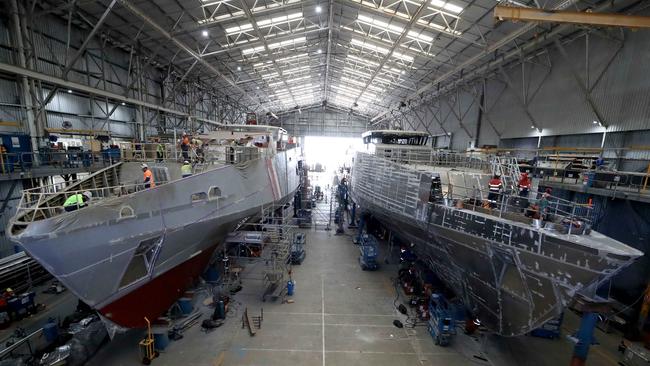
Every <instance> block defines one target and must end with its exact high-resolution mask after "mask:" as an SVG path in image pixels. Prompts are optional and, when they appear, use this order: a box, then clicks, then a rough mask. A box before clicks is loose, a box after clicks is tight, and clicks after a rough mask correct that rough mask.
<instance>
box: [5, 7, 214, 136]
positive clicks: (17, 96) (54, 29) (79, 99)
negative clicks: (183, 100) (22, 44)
mask: <svg viewBox="0 0 650 366" xmlns="http://www.w3.org/2000/svg"><path fill="white" fill-rule="evenodd" d="M10 26H11V24H10V23H9V22H8V20H7V19H5V18H2V19H0V62H7V63H14V60H12V57H13V54H12V52H11V51H10V49H11V47H12V40H11V32H10ZM34 27H35V30H36V32H34V45H35V49H36V54H38V55H39V60H38V61H37V62H36V69H37V70H38V71H39V72H43V73H46V74H50V75H55V76H58V77H61V75H62V64H63V62H65V60H66V44H65V39H66V34H67V29H66V24H65V23H64V22H63V21H62V20H61V19H60V18H57V17H51V16H47V17H45V19H43V21H42V22H39V24H35V25H34ZM45 27H46V29H44V28H45ZM41 32H44V33H46V34H47V35H48V36H47V37H46V36H44V35H43V34H41ZM87 32H88V31H87V30H77V31H76V32H73V34H72V38H71V46H72V48H71V49H70V51H69V54H68V57H71V55H72V54H74V52H76V47H79V45H80V44H81V43H82V42H83V40H84V39H85V38H86V35H87ZM100 48H101V44H100V43H99V41H97V40H94V41H91V44H89V46H88V49H87V52H86V55H85V57H82V58H80V59H79V61H77V62H76V63H75V65H74V67H73V69H72V70H71V71H70V73H69V74H68V79H69V80H71V81H76V82H79V83H82V84H87V85H91V86H96V87H99V88H105V89H106V90H109V91H112V92H115V93H118V94H124V92H125V91H124V88H123V87H122V86H121V84H124V83H125V82H126V81H127V70H128V65H129V54H128V53H126V52H124V51H122V50H120V49H114V48H106V49H105V50H104V52H105V55H104V56H105V57H104V60H103V61H102V58H101V50H100ZM102 68H104V69H105V72H104V78H105V82H104V79H103V78H102V77H101V76H100V75H101V70H102ZM87 71H90V72H91V74H90V75H88V73H87ZM93 73H94V74H93ZM151 74H153V75H157V74H158V73H157V72H156V71H153V72H152V73H151ZM145 85H146V86H147V88H146V90H147V93H146V98H145V99H146V100H147V101H149V102H152V103H159V102H160V93H161V89H160V84H159V83H158V82H157V81H155V80H152V79H151V78H146V79H145ZM49 91H50V90H48V89H44V90H43V95H44V96H45V95H47V94H48V93H49ZM133 94H134V91H133V90H131V91H130V96H132V97H135V96H134V95H133ZM22 103H23V102H22V95H21V92H20V90H19V87H18V83H17V82H16V81H15V80H12V79H0V121H8V122H19V123H21V125H24V120H25V118H26V116H25V113H24V110H22V109H21V107H18V106H13V105H10V104H22ZM98 104H99V105H101V106H102V107H101V108H100V107H99V106H98V105H97V104H96V103H93V102H92V101H91V100H90V99H89V98H87V97H85V96H80V95H76V94H75V93H72V94H69V93H67V90H60V91H58V92H57V93H56V94H55V96H54V98H53V99H52V101H51V102H50V103H49V104H48V106H47V111H48V113H47V127H51V128H61V127H62V125H63V122H64V121H68V122H71V123H72V128H74V129H90V128H92V127H93V126H96V125H102V124H104V121H105V114H106V112H105V111H110V110H111V109H112V108H113V105H112V104H109V105H108V106H106V103H105V102H103V101H98ZM102 108H103V109H104V110H102ZM205 108H206V107H205V105H201V104H200V103H199V104H198V105H197V111H198V113H203V111H204V110H205ZM93 117H94V118H93ZM135 120H136V113H135V110H134V109H133V108H129V107H128V106H125V107H122V106H119V107H118V108H117V109H116V110H115V112H114V113H113V114H112V115H111V116H110V121H109V123H106V124H105V126H106V127H105V128H103V129H108V125H110V130H111V131H112V132H113V133H115V134H117V135H121V136H133V133H134V131H136V130H137V129H134V128H133V126H132V125H133V122H134V121H135ZM18 130H25V131H26V128H23V127H21V128H19V129H18ZM3 131H16V129H15V128H7V127H4V126H3V127H0V132H3Z"/></svg>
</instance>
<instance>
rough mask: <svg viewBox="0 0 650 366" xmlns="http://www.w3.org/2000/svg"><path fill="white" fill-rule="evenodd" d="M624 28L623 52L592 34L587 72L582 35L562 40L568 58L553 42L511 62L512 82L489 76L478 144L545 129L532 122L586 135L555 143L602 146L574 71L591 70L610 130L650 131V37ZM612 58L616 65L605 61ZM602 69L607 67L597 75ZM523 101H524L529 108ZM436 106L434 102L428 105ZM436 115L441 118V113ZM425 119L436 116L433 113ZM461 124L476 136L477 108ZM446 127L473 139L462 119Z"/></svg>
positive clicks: (461, 140)
mask: <svg viewBox="0 0 650 366" xmlns="http://www.w3.org/2000/svg"><path fill="white" fill-rule="evenodd" d="M624 32H625V41H624V47H623V48H622V49H620V52H619V51H618V49H619V46H618V44H617V43H616V42H615V41H614V40H612V39H605V38H603V37H599V36H597V35H594V34H592V35H590V36H589V42H588V43H589V49H588V55H589V62H588V65H589V73H588V74H587V72H586V67H587V66H586V64H587V63H586V62H585V60H586V54H587V49H586V41H585V37H579V38H577V39H575V40H573V41H572V42H570V43H568V44H565V45H564V47H565V49H566V52H567V53H568V58H569V61H567V60H565V59H564V57H562V55H561V53H560V52H559V51H558V49H557V48H556V47H554V46H550V47H549V48H548V54H540V55H539V56H538V57H537V58H536V59H534V60H533V62H528V63H526V64H525V66H522V65H514V66H511V67H509V68H506V69H505V73H506V74H507V76H508V77H507V81H508V82H509V83H510V86H507V85H508V82H506V78H504V77H503V76H502V75H501V74H500V73H497V75H492V76H491V77H490V78H489V79H488V80H486V82H485V92H486V93H485V104H486V106H487V109H488V113H487V116H485V115H484V116H483V118H482V119H481V129H480V133H479V140H478V145H479V146H481V145H489V144H498V143H499V139H500V138H504V139H509V138H522V137H538V136H539V135H540V133H539V132H538V131H537V130H536V129H533V128H531V125H532V124H535V125H537V126H538V127H541V128H542V132H541V135H542V136H557V135H572V134H579V135H584V136H585V137H584V138H585V139H588V141H587V140H584V141H583V140H580V138H578V140H571V139H570V138H567V139H566V140H560V141H557V142H556V143H561V144H565V143H566V144H573V143H574V142H575V143H578V144H581V145H588V146H592V147H593V146H597V147H599V146H600V140H599V139H597V138H596V137H594V135H593V134H601V135H602V133H603V131H604V130H605V128H604V127H601V126H599V125H598V124H594V123H593V122H594V121H595V120H598V118H597V117H596V114H595V113H594V111H593V110H592V108H591V107H590V106H589V104H588V102H587V97H586V96H585V94H584V93H583V92H582V90H581V89H580V87H579V84H578V83H577V81H576V79H575V77H574V76H573V71H574V70H575V72H576V73H577V74H578V75H579V77H580V78H581V79H582V80H583V81H585V80H586V79H587V75H588V76H589V85H590V87H592V88H593V91H592V99H593V100H594V102H595V105H596V110H597V111H598V113H599V114H601V115H602V116H603V120H604V121H601V122H604V123H605V124H607V125H608V126H609V127H608V129H607V132H608V133H609V134H612V133H615V132H621V131H633V130H648V129H650V82H648V75H650V42H648V41H647V35H646V34H644V33H643V32H633V31H629V30H625V31H624ZM610 60H612V61H611V64H610V66H609V67H607V65H608V64H609V63H610V62H609V61H610ZM603 70H606V71H605V72H604V73H603V74H602V77H601V78H600V79H598V76H599V75H600V74H601V73H602V72H603ZM585 82H586V81H585ZM596 82H597V84H596V85H595V86H594V84H595V83H596ZM479 85H480V84H477V85H476V86H477V87H478V86H479ZM524 95H525V97H524ZM442 98H443V99H445V98H450V97H449V96H443V97H442ZM525 102H526V103H527V107H524V103H525ZM438 104H439V103H438V102H437V101H436V102H435V103H434V104H431V103H430V106H436V105H438ZM441 104H442V106H440V107H439V108H435V109H436V110H437V111H438V110H440V111H442V112H443V113H444V112H445V109H448V108H447V107H446V105H445V103H441ZM526 109H527V110H526ZM418 111H419V113H420V115H422V114H428V113H430V112H428V108H426V107H424V106H421V107H418ZM436 113H437V114H436V115H438V116H439V113H440V112H439V111H438V112H436ZM529 115H530V116H532V120H531V118H530V117H529ZM443 117H444V114H443ZM488 119H489V121H491V122H492V123H493V124H494V128H493V126H491V124H490V123H489V122H488ZM427 122H431V121H430V119H427ZM462 122H463V124H465V125H466V126H471V127H470V128H469V130H470V131H471V132H472V134H474V130H473V129H472V128H474V127H475V126H476V122H477V114H476V113H469V114H468V115H466V116H465V118H463V121H462ZM429 127H430V129H431V130H432V131H431V132H432V133H440V132H441V131H440V128H439V127H438V126H437V124H436V123H429ZM445 128H446V129H449V130H452V132H453V133H454V139H455V142H452V145H453V147H454V148H464V147H465V143H466V142H467V140H468V137H467V134H466V133H464V131H463V130H462V129H461V128H460V126H459V123H458V121H457V119H456V118H455V117H453V116H452V118H450V119H449V120H448V121H447V122H446V123H445ZM420 129H422V128H420ZM495 130H496V131H495ZM499 135H501V136H499ZM586 136H588V137H586ZM596 140H598V141H597V142H596ZM543 144H544V145H545V146H550V145H548V144H551V143H550V142H549V140H548V139H543Z"/></svg>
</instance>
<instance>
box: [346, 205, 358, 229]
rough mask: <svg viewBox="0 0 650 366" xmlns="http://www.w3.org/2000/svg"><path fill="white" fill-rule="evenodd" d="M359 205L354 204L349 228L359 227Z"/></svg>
mask: <svg viewBox="0 0 650 366" xmlns="http://www.w3.org/2000/svg"><path fill="white" fill-rule="evenodd" d="M356 215H357V204H356V203H354V202H352V210H351V211H350V223H349V224H348V227H352V228H355V227H357V217H356Z"/></svg>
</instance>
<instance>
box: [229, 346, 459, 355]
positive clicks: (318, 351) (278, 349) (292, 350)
mask: <svg viewBox="0 0 650 366" xmlns="http://www.w3.org/2000/svg"><path fill="white" fill-rule="evenodd" d="M240 349H241V350H242V351H253V352H302V353H321V352H322V351H321V350H311V349H292V348H240ZM325 353H348V354H350V353H353V354H376V355H397V356H404V355H410V356H417V355H418V354H417V353H415V352H385V351H361V350H325ZM422 354H423V355H428V356H461V355H459V354H457V353H456V352H426V353H422ZM461 357H462V356H461Z"/></svg>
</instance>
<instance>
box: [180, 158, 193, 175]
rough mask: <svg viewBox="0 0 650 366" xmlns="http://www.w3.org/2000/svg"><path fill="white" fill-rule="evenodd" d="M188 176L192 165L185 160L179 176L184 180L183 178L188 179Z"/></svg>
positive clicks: (190, 173)
mask: <svg viewBox="0 0 650 366" xmlns="http://www.w3.org/2000/svg"><path fill="white" fill-rule="evenodd" d="M190 175H192V165H191V164H190V162H189V161H187V160H185V162H184V163H183V165H182V166H181V176H182V177H183V178H185V177H189V176H190Z"/></svg>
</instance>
